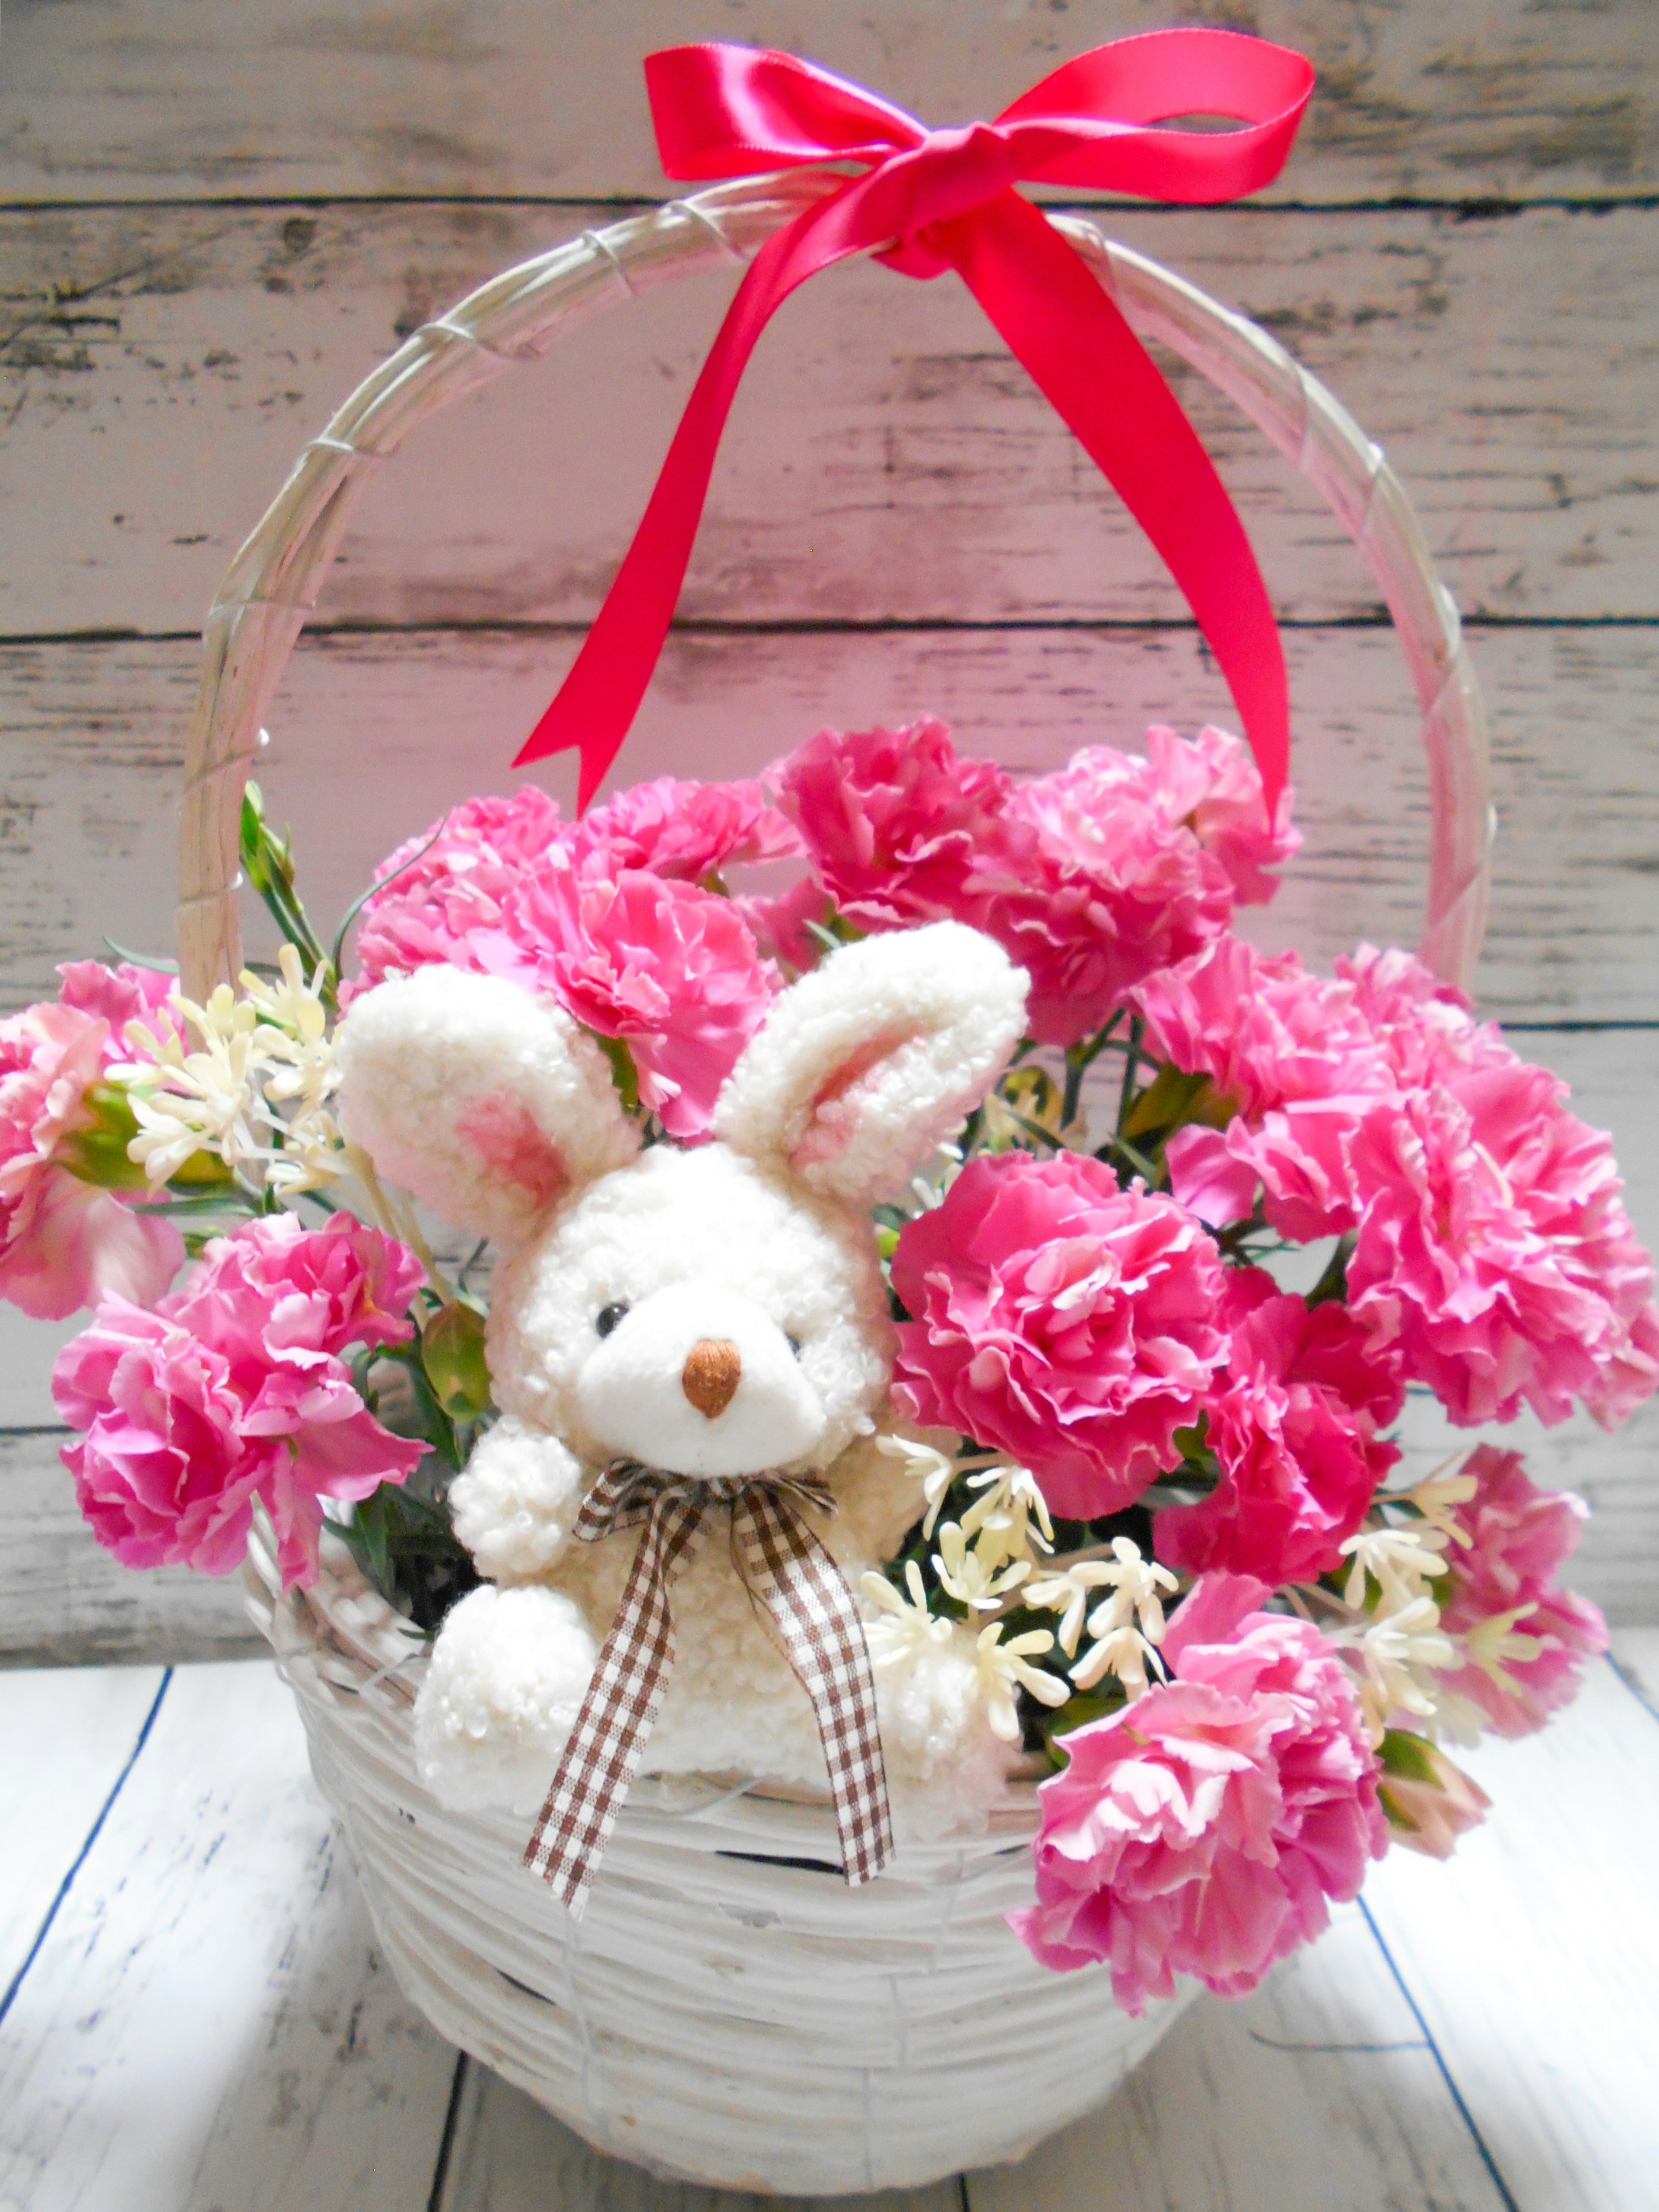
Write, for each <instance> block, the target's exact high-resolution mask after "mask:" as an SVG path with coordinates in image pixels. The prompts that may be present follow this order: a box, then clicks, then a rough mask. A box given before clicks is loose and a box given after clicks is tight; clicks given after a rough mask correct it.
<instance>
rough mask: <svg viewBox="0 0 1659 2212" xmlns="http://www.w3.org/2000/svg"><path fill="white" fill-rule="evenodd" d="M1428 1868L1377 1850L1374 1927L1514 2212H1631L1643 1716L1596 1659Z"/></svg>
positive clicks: (1654, 2032) (1651, 2166)
mask: <svg viewBox="0 0 1659 2212" xmlns="http://www.w3.org/2000/svg"><path fill="white" fill-rule="evenodd" d="M1468 1765H1469V1767H1470V1769H1471V1771H1473V1772H1474V1775H1475V1776H1476V1778H1478V1779H1479V1781H1480V1784H1481V1786H1482V1787H1483V1788H1484V1789H1485V1790H1486V1791H1487V1792H1488V1794H1489V1795H1490V1796H1491V1797H1492V1800H1493V1806H1492V1813H1491V1814H1490V1815H1489V1816H1488V1819H1487V1821H1486V1825H1485V1826H1484V1827H1482V1828H1480V1829H1479V1830H1477V1831H1476V1832H1474V1834H1472V1835H1469V1836H1466V1837H1465V1838H1463V1839H1462V1842H1461V1843H1460V1844H1459V1845H1458V1848H1457V1852H1456V1855H1455V1857H1454V1858H1453V1859H1452V1860H1451V1861H1450V1862H1449V1864H1447V1865H1445V1866H1437V1865H1435V1864H1433V1863H1431V1862H1430V1861H1428V1860H1425V1859H1421V1858H1415V1857H1412V1855H1411V1854H1409V1853H1408V1852H1404V1851H1401V1852H1396V1853H1395V1854H1393V1855H1392V1856H1391V1857H1389V1859H1387V1860H1386V1861H1385V1862H1384V1863H1383V1865H1382V1866H1381V1867H1380V1868H1378V1869H1377V1870H1376V1874H1375V1875H1373V1877H1372V1879H1371V1881H1370V1883H1369V1884H1368V1885H1367V1887H1366V1893H1365V1894H1366V1900H1367V1903H1368V1905H1369V1907H1370V1912H1371V1915H1372V1917H1373V1920H1374V1922H1375V1923H1376V1928H1377V1929H1378V1931H1379V1933H1380V1935H1381V1936H1382V1938H1383V1942H1385V1943H1386V1944H1387V1946H1388V1948H1389V1954H1390V1956H1391V1957H1392V1959H1393V1960H1394V1961H1395V1966H1397V1967H1398V1969H1399V1971H1400V1973H1401V1977H1402V1978H1403V1980H1404V1982H1405V1984H1406V1986H1407V1989H1408V1990H1410V1991H1411V1994H1412V1998H1413V2002H1414V2004H1415V2005H1416V2007H1417V2008H1418V2010H1419V2014H1420V2015H1421V2017H1422V2019H1423V2021H1424V2024H1425V2027H1426V2028H1427V2030H1428V2032H1429V2033H1430V2034H1431V2036H1432V2038H1433V2039H1434V2041H1435V2043H1436V2045H1437V2047H1438V2049H1439V2050H1440V2051H1441V2054H1442V2055H1443V2057H1444V2059H1445V2061H1446V2064H1447V2066H1448V2068H1449V2070H1450V2074H1451V2076H1452V2079H1453V2080H1454V2081H1455V2082H1456V2084H1457V2086H1458V2089H1459V2092H1460V2093H1461V2094H1462V2098H1463V2100H1464V2102H1465V2104H1466V2105H1467V2106H1468V2110H1469V2112H1470V2113H1471V2115H1472V2117H1473V2118H1474V2124H1475V2125H1476V2126H1477V2127H1478V2128H1479V2129H1480V2133H1481V2136H1482V2137H1483V2138H1484V2140H1485V2142H1486V2145H1487V2147H1488V2148H1489V2149H1490V2151H1491V2152H1492V2157H1493V2159H1494V2160H1495V2162H1496V2164H1497V2166H1498V2170H1499V2171H1500V2172H1502V2173H1503V2174H1504V2177H1505V2179H1506V2180H1507V2181H1508V2182H1509V2185H1510V2188H1511V2190H1512V2191H1513V2192H1514V2196H1515V2199H1516V2204H1517V2205H1518V2206H1519V2207H1520V2209H1521V2212H1650V2208H1651V2206H1652V2204H1653V2201H1654V2197H1653V2192H1654V2177H1655V2175H1656V2174H1659V2100H1656V2098H1655V2096H1654V2073H1653V2068H1654V2053H1655V2051H1659V1923H1656V1919H1655V1916H1654V1912H1653V1909H1652V1902H1651V1896H1652V1878H1653V1838H1654V1834H1655V1832H1656V1827H1659V1718H1656V1715H1655V1713H1654V1712H1653V1711H1651V1710H1650V1708H1649V1707H1647V1706H1646V1705H1643V1704H1642V1703H1641V1702H1640V1700H1639V1699H1638V1698H1637V1697H1636V1695H1635V1694H1634V1693H1633V1692H1632V1690H1631V1689H1630V1688H1629V1687H1628V1686H1626V1683H1624V1682H1623V1681H1622V1680H1620V1678H1619V1676H1618V1674H1616V1673H1615V1672H1614V1671H1613V1668H1611V1667H1610V1666H1608V1665H1606V1664H1598V1665H1596V1666H1595V1667H1594V1668H1591V1669H1590V1672H1589V1680H1588V1681H1587V1683H1586V1685H1585V1687H1584V1690H1583V1693H1582V1694H1581V1696H1580V1698H1579V1699H1578V1701H1577V1705H1575V1706H1574V1707H1573V1708H1572V1709H1571V1711H1570V1712H1569V1713H1567V1714H1566V1715H1565V1716H1563V1717H1559V1718H1558V1719H1557V1720H1556V1721H1555V1722H1554V1723H1553V1724H1552V1725H1551V1726H1550V1727H1549V1728H1547V1729H1545V1730H1544V1731H1543V1732H1542V1733H1541V1735H1535V1736H1529V1737H1527V1738H1525V1739H1524V1740H1523V1741H1521V1742H1518V1743H1513V1744H1503V1743H1490V1744H1486V1745H1483V1746H1482V1747H1481V1748H1480V1751H1479V1753H1475V1754H1473V1755H1471V1756H1470V1757H1469V1759H1468Z"/></svg>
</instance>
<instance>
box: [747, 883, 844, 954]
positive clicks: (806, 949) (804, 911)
mask: <svg viewBox="0 0 1659 2212" xmlns="http://www.w3.org/2000/svg"><path fill="white" fill-rule="evenodd" d="M732 905H733V906H734V907H735V908H737V911H738V915H740V916H741V917H742V920H743V924H744V928H745V929H747V930H748V932H749V933H750V936H751V937H752V938H753V939H754V940H755V949H756V951H757V952H758V953H759V954H760V956H761V957H762V959H763V960H776V961H779V962H781V963H782V965H783V966H784V967H786V968H787V969H791V970H793V973H794V974H795V975H803V974H805V971H806V969H809V968H816V967H817V963H818V962H819V961H820V960H821V959H822V958H823V945H822V944H821V942H820V941H819V940H818V939H817V938H816V937H814V936H813V934H812V933H811V930H810V929H809V928H808V927H807V926H806V925H807V924H808V922H812V921H817V922H822V921H824V920H825V919H826V918H827V915H828V914H829V899H828V897H827V896H826V895H825V892H824V889H823V884H821V883H819V882H818V881H817V878H816V877H813V876H803V877H802V878H801V879H800V881H799V883H798V884H792V885H791V886H790V888H789V889H788V890H787V891H779V892H777V893H775V895H773V896H743V895H741V894H739V895H738V896H736V897H734V898H733V899H732Z"/></svg>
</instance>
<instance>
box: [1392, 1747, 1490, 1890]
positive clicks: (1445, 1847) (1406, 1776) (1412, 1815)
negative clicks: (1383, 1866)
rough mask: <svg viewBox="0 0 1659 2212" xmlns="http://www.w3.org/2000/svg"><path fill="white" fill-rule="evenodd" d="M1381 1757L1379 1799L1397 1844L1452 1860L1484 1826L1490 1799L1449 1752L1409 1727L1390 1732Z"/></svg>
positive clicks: (1427, 1855)
mask: <svg viewBox="0 0 1659 2212" xmlns="http://www.w3.org/2000/svg"><path fill="white" fill-rule="evenodd" d="M1379 1756H1380V1758H1381V1759H1382V1764H1383V1779H1382V1782H1381V1784H1379V1786H1378V1790H1377V1795H1378V1796H1379V1797H1380V1798H1381V1800H1382V1802H1383V1812H1384V1813H1385V1814H1387V1816H1388V1822H1389V1830H1390V1832H1391V1835H1392V1838H1393V1840H1394V1841H1395V1843H1397V1844H1405V1846H1406V1848H1407V1850H1413V1851H1422V1852H1423V1853H1424V1854H1425V1856H1426V1857H1429V1858H1431V1859H1449V1857H1451V1855H1452V1851H1453V1850H1454V1848H1455V1845H1456V1843H1457V1838H1459V1837H1460V1836H1462V1835H1466V1834H1467V1833H1468V1831H1469V1830H1470V1829H1471V1828H1478V1827H1479V1826H1480V1823H1481V1821H1482V1820H1483V1819H1484V1818H1485V1817H1486V1808H1487V1806H1488V1805H1490V1804H1491V1802H1492V1800H1491V1798H1489V1797H1488V1796H1487V1795H1486V1791H1485V1790H1482V1789H1481V1788H1480V1784H1478V1783H1475V1782H1472V1781H1471V1780H1470V1779H1469V1778H1468V1775H1467V1774H1465V1773H1464V1771H1463V1770H1462V1767H1461V1766H1454V1765H1453V1764H1452V1762H1451V1761H1450V1759H1448V1758H1447V1757H1446V1755H1445V1753H1444V1752H1443V1751H1440V1750H1437V1748H1436V1747H1435V1746H1434V1745H1433V1744H1431V1743H1430V1742H1429V1741H1427V1739H1426V1738H1425V1737H1423V1736H1420V1735H1412V1733H1411V1732H1410V1730H1409V1729H1389V1731H1388V1733H1387V1734H1386V1735H1384V1736H1383V1743H1382V1748H1381V1751H1380V1753H1379Z"/></svg>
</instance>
